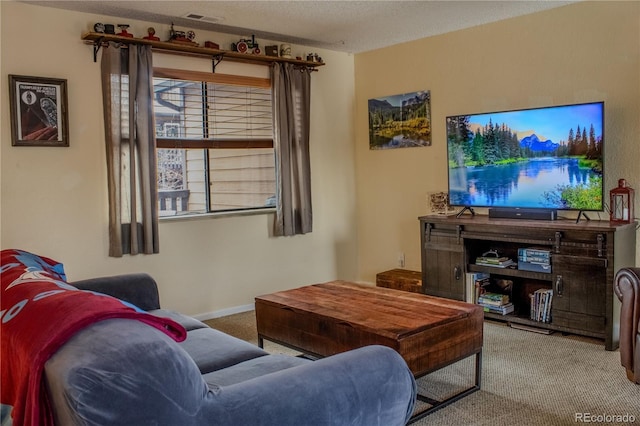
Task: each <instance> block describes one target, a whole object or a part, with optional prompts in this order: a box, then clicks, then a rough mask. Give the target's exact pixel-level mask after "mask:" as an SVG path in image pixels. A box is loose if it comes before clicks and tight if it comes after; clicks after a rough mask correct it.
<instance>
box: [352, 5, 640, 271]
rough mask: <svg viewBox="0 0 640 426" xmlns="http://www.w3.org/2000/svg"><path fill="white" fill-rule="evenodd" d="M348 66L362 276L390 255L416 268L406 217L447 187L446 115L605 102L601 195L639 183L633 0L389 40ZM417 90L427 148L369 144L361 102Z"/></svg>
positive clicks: (414, 235)
mask: <svg viewBox="0 0 640 426" xmlns="http://www.w3.org/2000/svg"><path fill="white" fill-rule="evenodd" d="M355 70H356V77H355V81H356V139H355V144H356V146H355V152H356V170H357V174H356V187H357V195H358V207H357V211H358V220H357V223H358V235H359V239H358V248H359V250H358V256H359V257H358V259H359V270H358V275H359V277H360V278H361V279H364V280H368V281H373V280H375V274H376V273H377V272H380V271H384V270H385V269H390V268H393V267H396V262H397V256H398V253H399V252H405V253H406V266H407V268H409V269H414V270H417V271H419V270H420V267H421V265H420V234H419V222H418V219H417V218H418V217H419V216H422V215H425V214H426V213H427V212H428V211H427V207H426V206H427V204H426V195H427V194H428V193H429V192H434V191H446V190H447V160H446V136H445V130H446V129H445V117H446V116H448V115H456V114H466V113H477V112H483V111H486V112H490V111H500V110H509V109H518V108H529V107H538V106H549V105H554V104H556V105H562V104H570V103H578V102H589V101H600V100H604V101H605V108H606V113H605V115H606V117H605V119H606V122H605V138H606V146H605V172H606V181H605V189H606V191H607V195H608V190H609V189H611V188H614V187H615V186H616V185H617V179H618V178H621V177H624V178H626V179H627V181H628V182H629V183H630V185H631V186H632V187H635V188H636V190H640V167H638V164H639V159H640V143H639V140H638V135H639V134H640V2H579V3H575V4H572V5H569V6H565V7H560V8H557V9H552V10H549V11H545V12H541V13H536V14H531V15H527V16H523V17H519V18H514V19H509V20H504V21H500V22H497V23H492V24H487V25H482V26H478V27H474V28H471V29H467V30H462V31H457V32H453V33H449V34H445V35H442V36H437V37H430V38H425V39H422V40H417V41H414V42H409V43H404V44H400V45H396V46H391V47H388V48H384V49H380V50H376V51H371V52H366V53H362V54H358V55H356V58H355ZM418 90H430V91H431V112H432V130H433V134H432V146H431V147H424V148H403V149H394V150H383V151H370V150H369V136H368V123H367V101H368V100H369V99H372V98H379V97H383V96H389V95H396V94H400V93H411V92H414V91H418ZM639 192H640V191H639ZM635 209H636V212H637V213H636V215H639V214H640V195H638V196H637V197H636V206H635ZM482 212H483V211H480V213H482ZM484 213H486V210H485V211H484ZM591 216H592V218H594V219H595V218H596V216H597V215H595V214H592V215H591ZM574 217H575V216H574ZM600 217H601V218H602V219H604V220H608V216H607V215H606V214H601V215H600ZM638 240H639V242H640V238H638ZM636 252H637V257H636V259H637V260H636V264H640V261H639V260H638V259H640V249H637V250H636Z"/></svg>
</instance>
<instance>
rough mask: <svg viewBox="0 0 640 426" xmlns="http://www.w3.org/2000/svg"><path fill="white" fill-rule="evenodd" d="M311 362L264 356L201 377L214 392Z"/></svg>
mask: <svg viewBox="0 0 640 426" xmlns="http://www.w3.org/2000/svg"><path fill="white" fill-rule="evenodd" d="M309 362H312V361H311V360H310V359H307V358H300V357H294V356H290V355H280V354H277V355H266V356H261V357H258V358H254V359H250V360H249V361H244V362H241V363H239V364H236V365H233V366H231V367H228V368H224V369H222V370H217V371H212V372H211V373H207V374H205V375H203V376H202V377H204V380H205V381H206V382H207V385H209V389H211V390H213V391H214V392H215V391H217V389H219V388H220V387H222V386H229V385H233V384H236V383H240V382H244V381H246V380H250V379H254V378H256V377H260V376H264V375H265V374H269V373H273V372H276V371H280V370H286V369H287V368H291V367H297V366H298V365H302V364H306V363H309Z"/></svg>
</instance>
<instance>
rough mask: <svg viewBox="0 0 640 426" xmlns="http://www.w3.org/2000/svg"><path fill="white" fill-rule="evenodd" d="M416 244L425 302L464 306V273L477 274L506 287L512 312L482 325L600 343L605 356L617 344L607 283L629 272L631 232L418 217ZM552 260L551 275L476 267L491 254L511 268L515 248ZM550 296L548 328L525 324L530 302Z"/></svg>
mask: <svg viewBox="0 0 640 426" xmlns="http://www.w3.org/2000/svg"><path fill="white" fill-rule="evenodd" d="M419 220H420V241H421V252H422V253H421V257H422V290H423V292H424V293H425V294H428V295H433V296H440V297H447V298H450V299H457V300H465V280H466V279H467V276H468V275H467V274H468V273H474V272H484V273H488V274H490V277H491V279H492V280H494V279H505V280H510V281H512V285H511V288H510V289H509V295H510V298H511V301H512V302H513V304H514V306H515V312H514V313H512V314H507V315H500V314H494V313H489V312H485V318H491V319H495V320H501V321H508V322H510V323H513V324H516V325H525V326H531V327H536V328H537V329H543V330H554V331H560V332H566V333H572V334H579V335H584V336H590V337H596V338H600V339H603V340H604V342H605V348H606V349H607V350H615V349H616V348H617V347H618V344H619V329H620V303H619V302H618V300H617V299H616V298H615V297H614V293H613V277H614V275H615V273H616V272H617V271H618V270H619V269H620V268H622V267H625V266H633V265H634V264H635V248H636V224H635V223H631V224H624V225H615V224H611V223H609V221H596V220H589V221H585V220H583V221H580V222H578V223H576V222H575V220H568V219H558V220H552V221H542V220H519V219H494V218H489V217H488V216H484V215H477V214H476V215H474V216H461V217H456V216H444V215H430V216H422V217H420V218H419ZM534 247H535V248H540V249H542V250H548V251H550V252H551V271H550V272H531V271H525V270H519V269H517V267H516V268H496V267H491V266H482V265H476V264H475V261H476V258H477V257H478V256H482V254H483V253H485V252H487V251H488V250H496V251H498V253H499V254H500V256H506V257H509V258H511V259H513V260H514V261H515V262H516V263H517V261H518V249H519V248H534ZM539 288H547V289H552V290H553V298H552V304H551V320H550V322H548V323H545V322H540V321H534V320H531V319H529V317H530V306H531V304H530V298H529V294H531V293H532V292H534V291H535V290H536V289H539Z"/></svg>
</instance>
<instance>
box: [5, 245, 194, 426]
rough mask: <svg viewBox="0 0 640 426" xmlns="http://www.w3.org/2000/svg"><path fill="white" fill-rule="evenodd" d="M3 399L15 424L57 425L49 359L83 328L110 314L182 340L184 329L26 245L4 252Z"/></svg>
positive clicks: (184, 334) (184, 335)
mask: <svg viewBox="0 0 640 426" xmlns="http://www.w3.org/2000/svg"><path fill="white" fill-rule="evenodd" d="M1 260H2V263H1V264H0V265H1V269H0V271H1V281H2V286H1V289H0V290H1V293H0V305H1V310H0V336H1V341H2V345H1V356H0V358H1V359H2V378H1V379H2V381H1V386H2V393H1V400H0V402H1V403H2V404H6V405H9V406H12V407H13V410H12V413H11V415H12V418H13V424H15V425H34V426H35V425H53V415H52V412H51V407H50V405H49V401H48V397H47V392H46V389H45V386H44V377H43V371H44V364H45V362H46V361H47V360H48V359H49V358H50V357H51V355H53V354H54V353H55V352H56V351H57V350H58V349H59V348H60V347H61V346H62V345H63V344H64V343H65V342H66V341H67V340H68V339H69V338H71V337H72V336H73V335H74V334H75V333H76V332H77V331H79V330H81V329H82V328H84V327H86V326H88V325H90V324H92V323H94V322H97V321H101V320H105V319H109V318H130V319H135V320H139V321H142V322H144V323H146V324H148V325H150V326H152V327H155V328H158V329H159V330H162V331H163V332H164V333H166V334H167V335H169V336H170V337H172V338H173V339H174V340H176V341H178V342H180V341H183V340H184V339H185V338H186V331H185V329H184V328H183V327H182V326H181V325H179V324H178V323H176V322H174V321H172V320H170V319H168V318H160V317H155V316H153V315H150V314H147V313H145V312H143V311H141V310H140V309H138V308H136V307H135V306H133V305H131V304H127V303H125V302H123V301H121V300H119V299H116V298H113V297H110V296H106V295H103V294H99V293H94V292H89V291H82V290H78V289H76V288H75V287H73V286H71V285H69V284H67V282H66V276H65V273H64V268H63V266H62V264H60V263H59V262H56V261H54V260H51V259H48V258H45V257H42V256H37V255H35V254H32V253H28V252H25V251H21V250H3V251H2V254H1Z"/></svg>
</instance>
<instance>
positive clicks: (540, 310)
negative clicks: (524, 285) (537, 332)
mask: <svg viewBox="0 0 640 426" xmlns="http://www.w3.org/2000/svg"><path fill="white" fill-rule="evenodd" d="M529 299H530V302H531V309H530V311H529V318H530V319H531V320H533V321H537V322H544V323H550V322H551V303H552V300H553V290H552V289H544V288H541V289H538V290H536V291H534V292H533V293H532V294H530V295H529Z"/></svg>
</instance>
